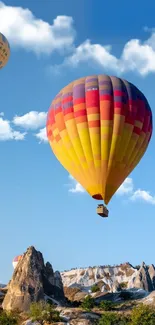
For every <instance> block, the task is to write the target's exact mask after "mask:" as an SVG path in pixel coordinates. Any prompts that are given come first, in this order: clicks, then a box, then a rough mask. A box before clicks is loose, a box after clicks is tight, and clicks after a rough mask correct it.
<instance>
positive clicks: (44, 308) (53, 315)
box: [30, 301, 61, 324]
mask: <svg viewBox="0 0 155 325" xmlns="http://www.w3.org/2000/svg"><path fill="white" fill-rule="evenodd" d="M30 317H31V319H32V321H38V322H40V323H41V324H43V322H44V321H49V322H59V321H60V320H61V319H60V314H59V312H58V311H56V310H55V309H54V306H53V305H51V304H48V303H47V302H44V301H40V302H33V303H32V304H31V306H30Z"/></svg>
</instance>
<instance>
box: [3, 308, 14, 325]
mask: <svg viewBox="0 0 155 325" xmlns="http://www.w3.org/2000/svg"><path fill="white" fill-rule="evenodd" d="M17 322H18V318H17V316H16V315H14V314H13V313H11V312H10V313H7V312H6V311H2V312H1V313H0V325H16V324H17Z"/></svg>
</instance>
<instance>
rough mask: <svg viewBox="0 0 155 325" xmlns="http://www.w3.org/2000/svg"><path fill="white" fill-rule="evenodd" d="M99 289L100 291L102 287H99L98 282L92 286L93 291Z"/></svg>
mask: <svg viewBox="0 0 155 325" xmlns="http://www.w3.org/2000/svg"><path fill="white" fill-rule="evenodd" d="M98 291H100V288H99V287H98V285H97V284H94V285H93V286H92V287H91V292H93V293H94V292H98Z"/></svg>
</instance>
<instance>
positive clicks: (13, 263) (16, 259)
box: [12, 255, 23, 269]
mask: <svg viewBox="0 0 155 325" xmlns="http://www.w3.org/2000/svg"><path fill="white" fill-rule="evenodd" d="M22 257H23V255H18V256H16V257H14V259H13V261H12V265H13V268H14V269H15V268H16V266H17V264H18V262H19V261H20V260H21V258H22Z"/></svg>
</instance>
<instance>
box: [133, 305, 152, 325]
mask: <svg viewBox="0 0 155 325" xmlns="http://www.w3.org/2000/svg"><path fill="white" fill-rule="evenodd" d="M153 324H155V309H154V308H153V307H151V306H145V305H143V304H140V305H139V306H138V307H135V308H134V309H133V310H132V313H131V325H153Z"/></svg>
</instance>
